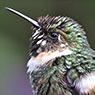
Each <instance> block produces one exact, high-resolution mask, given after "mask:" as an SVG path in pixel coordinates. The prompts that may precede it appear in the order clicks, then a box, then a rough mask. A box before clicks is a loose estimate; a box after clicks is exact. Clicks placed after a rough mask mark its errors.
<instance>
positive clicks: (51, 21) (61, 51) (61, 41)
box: [6, 7, 89, 72]
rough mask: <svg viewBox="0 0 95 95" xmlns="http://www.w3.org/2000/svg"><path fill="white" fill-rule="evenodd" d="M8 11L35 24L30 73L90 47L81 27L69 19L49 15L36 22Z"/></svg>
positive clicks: (29, 64)
mask: <svg viewBox="0 0 95 95" xmlns="http://www.w3.org/2000/svg"><path fill="white" fill-rule="evenodd" d="M6 9H7V10H9V11H11V12H13V13H15V14H17V15H19V16H21V17H23V18H24V19H26V20H28V21H29V22H31V23H32V24H33V32H32V37H31V38H30V41H31V44H30V56H31V58H30V60H29V61H28V65H27V66H28V67H29V69H28V72H32V71H34V70H38V69H37V68H38V67H41V66H43V65H44V64H48V63H49V62H51V61H54V60H56V58H58V57H63V56H67V55H71V54H73V53H76V52H80V51H81V50H83V47H87V46H89V45H88V42H87V40H86V37H85V32H84V30H83V29H82V27H81V25H79V24H78V23H77V22H76V21H74V20H73V19H71V18H69V17H63V16H56V17H51V16H49V15H47V16H45V17H39V18H38V20H37V21H35V20H33V19H31V18H29V17H27V16H25V15H23V14H22V13H20V12H18V11H16V10H13V9H11V8H8V7H6Z"/></svg>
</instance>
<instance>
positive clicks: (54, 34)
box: [50, 32, 59, 39]
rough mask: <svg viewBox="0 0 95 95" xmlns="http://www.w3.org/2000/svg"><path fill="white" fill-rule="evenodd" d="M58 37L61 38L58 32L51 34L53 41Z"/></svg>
mask: <svg viewBox="0 0 95 95" xmlns="http://www.w3.org/2000/svg"><path fill="white" fill-rule="evenodd" d="M58 36H59V34H58V33H56V32H51V33H50V37H51V38H52V39H57V38H58Z"/></svg>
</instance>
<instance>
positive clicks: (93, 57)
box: [6, 7, 95, 95]
mask: <svg viewBox="0 0 95 95" xmlns="http://www.w3.org/2000/svg"><path fill="white" fill-rule="evenodd" d="M6 9H7V10H8V11H10V12H12V13H15V14H17V15H19V16H20V17H22V18H24V19H26V20H27V21H29V22H30V23H31V24H32V26H33V28H32V36H31V37H30V52H29V55H30V59H29V61H28V63H27V67H28V70H27V73H28V74H29V78H30V83H31V87H32V89H33V95H95V51H94V50H93V49H91V47H90V45H89V42H88V40H87V37H86V32H85V31H84V29H83V27H82V26H81V25H80V24H79V23H78V22H77V21H75V20H73V19H72V18H70V17H65V16H49V15H46V16H41V17H39V18H38V19H37V21H35V20H33V19H31V18H29V17H28V16H26V15H24V14H22V13H20V12H18V11H16V10H14V9H12V8H8V7H6Z"/></svg>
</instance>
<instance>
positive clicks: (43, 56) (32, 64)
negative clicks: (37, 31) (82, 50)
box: [27, 48, 72, 72]
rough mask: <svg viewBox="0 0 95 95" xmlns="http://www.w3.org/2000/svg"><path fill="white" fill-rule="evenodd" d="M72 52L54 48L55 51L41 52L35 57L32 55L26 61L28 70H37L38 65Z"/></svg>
mask: <svg viewBox="0 0 95 95" xmlns="http://www.w3.org/2000/svg"><path fill="white" fill-rule="evenodd" d="M70 54H72V51H71V50H69V49H68V48H67V49H64V50H61V51H59V50H56V51H48V52H41V53H39V54H38V55H37V56H36V57H34V56H32V57H31V58H30V60H29V61H28V64H27V66H28V71H27V72H32V71H36V70H38V68H39V67H41V66H43V65H44V64H46V63H48V62H49V61H51V60H54V59H56V58H58V57H62V56H66V55H70Z"/></svg>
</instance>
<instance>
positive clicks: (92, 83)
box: [75, 72, 95, 94]
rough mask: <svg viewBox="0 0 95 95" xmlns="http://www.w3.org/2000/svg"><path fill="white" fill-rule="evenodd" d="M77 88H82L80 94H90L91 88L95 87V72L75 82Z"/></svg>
mask: <svg viewBox="0 0 95 95" xmlns="http://www.w3.org/2000/svg"><path fill="white" fill-rule="evenodd" d="M75 87H76V89H78V90H80V94H84V93H85V94H88V92H89V91H90V90H91V89H94V88H95V72H93V73H89V74H87V76H86V77H82V78H81V80H80V81H77V82H76V83H75Z"/></svg>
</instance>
